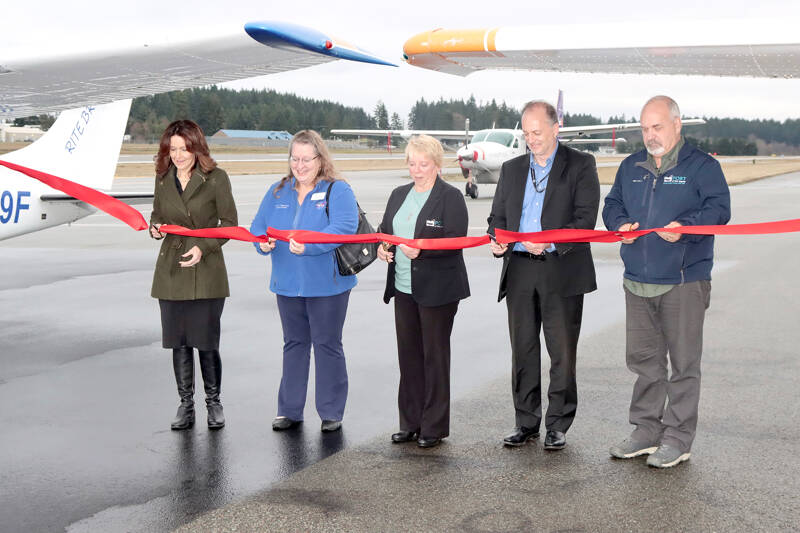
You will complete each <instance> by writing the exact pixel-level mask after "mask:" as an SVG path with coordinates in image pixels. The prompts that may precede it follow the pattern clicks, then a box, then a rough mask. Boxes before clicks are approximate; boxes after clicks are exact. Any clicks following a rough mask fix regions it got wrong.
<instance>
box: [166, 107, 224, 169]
mask: <svg viewBox="0 0 800 533" xmlns="http://www.w3.org/2000/svg"><path fill="white" fill-rule="evenodd" d="M174 135H177V136H178V137H181V138H182V139H183V141H184V142H185V143H186V150H188V151H189V153H192V154H194V155H195V157H196V158H197V161H196V162H195V165H197V164H199V165H200V168H202V169H203V171H204V172H211V171H212V170H214V169H215V168H217V162H216V161H214V159H212V157H211V154H210V153H209V151H208V143H206V137H205V135H203V130H201V129H200V126H198V125H197V123H195V122H193V121H191V120H176V121H175V122H173V123H172V124H170V125H169V126H167V129H165V130H164V133H163V134H162V135H161V141H160V142H159V145H158V155H157V156H156V175H157V176H163V175H164V174H166V173H167V170H169V166H170V165H171V164H172V161H171V160H170V158H169V141H170V139H172V137H173V136H174Z"/></svg>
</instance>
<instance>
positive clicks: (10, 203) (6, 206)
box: [0, 191, 31, 224]
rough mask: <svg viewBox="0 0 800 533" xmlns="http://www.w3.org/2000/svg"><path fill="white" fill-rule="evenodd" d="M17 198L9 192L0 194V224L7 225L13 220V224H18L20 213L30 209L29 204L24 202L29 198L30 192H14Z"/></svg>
mask: <svg viewBox="0 0 800 533" xmlns="http://www.w3.org/2000/svg"><path fill="white" fill-rule="evenodd" d="M16 192H17V196H16V198H14V194H13V193H12V192H11V191H3V192H2V194H0V223H2V224H7V223H9V222H10V221H11V219H12V218H13V219H14V222H13V223H14V224H16V223H17V222H19V214H20V211H25V210H27V209H30V207H31V206H30V204H29V203H28V201H27V200H26V199H27V198H30V196H31V193H30V191H16Z"/></svg>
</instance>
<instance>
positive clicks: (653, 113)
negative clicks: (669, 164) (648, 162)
mask: <svg viewBox="0 0 800 533" xmlns="http://www.w3.org/2000/svg"><path fill="white" fill-rule="evenodd" d="M639 122H641V124H642V140H644V145H645V148H647V152H648V153H649V154H650V155H652V156H653V157H654V158H655V159H656V162H658V163H660V161H661V156H662V155H664V154H666V153H667V152H669V151H670V150H672V149H673V148H674V147H675V145H676V144H678V141H679V140H680V138H681V110H680V109H679V108H678V104H677V103H676V102H675V100H673V99H672V98H670V97H669V96H663V95H659V96H654V97H652V98H650V99H649V100H648V101H647V103H646V104H644V107H643V108H642V115H641V118H640V119H639Z"/></svg>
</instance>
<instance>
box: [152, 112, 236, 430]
mask: <svg viewBox="0 0 800 533" xmlns="http://www.w3.org/2000/svg"><path fill="white" fill-rule="evenodd" d="M162 224H177V225H179V226H184V227H187V228H190V229H200V228H216V227H220V226H236V225H237V224H238V217H237V214H236V204H235V203H234V201H233V194H232V193H231V182H230V180H229V179H228V175H227V174H226V173H225V171H224V170H222V169H221V168H219V167H217V163H216V161H214V160H213V159H212V158H211V155H210V154H209V151H208V144H207V143H206V139H205V136H204V135H203V130H201V129H200V126H198V125H197V124H195V123H194V122H192V121H191V120H177V121H175V122H173V123H172V124H170V125H169V126H167V129H166V130H165V131H164V134H163V135H162V136H161V143H160V146H159V149H158V156H157V157H156V184H155V194H154V197H153V213H152V215H151V216H150V235H151V236H152V237H153V238H154V239H164V242H163V243H162V244H161V251H160V252H159V254H158V260H157V261H156V269H155V273H154V275H153V289H152V292H151V295H152V296H153V298H158V303H159V306H160V307H161V328H162V344H163V346H164V348H172V366H173V369H174V370H175V381H176V382H177V384H178V396H179V397H180V400H181V403H180V406H179V407H178V413H177V415H176V417H175V420H174V421H173V422H172V429H188V428H191V427H192V426H193V425H194V349H195V348H197V351H198V354H199V359H200V370H201V372H202V374H203V384H204V386H205V391H206V407H207V408H208V427H209V428H210V429H219V428H221V427H223V426H225V416H224V414H223V411H222V404H221V403H220V399H219V394H220V388H221V382H222V361H221V359H220V355H219V333H220V317H221V316H222V307H223V306H224V304H225V298H226V297H227V296H229V295H230V292H229V290H228V274H227V271H226V270H225V258H224V257H223V256H222V245H223V244H225V242H227V239H203V238H195V237H182V236H179V235H172V234H166V235H165V234H163V233H161V232H160V231H159V229H160V227H161V225H162Z"/></svg>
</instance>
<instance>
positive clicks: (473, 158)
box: [472, 150, 478, 161]
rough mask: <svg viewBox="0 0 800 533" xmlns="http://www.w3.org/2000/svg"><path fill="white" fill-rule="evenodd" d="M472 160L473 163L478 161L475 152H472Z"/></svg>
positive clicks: (476, 152)
mask: <svg viewBox="0 0 800 533" xmlns="http://www.w3.org/2000/svg"><path fill="white" fill-rule="evenodd" d="M472 160H473V161H477V160H478V151H477V150H475V151H474V152H472Z"/></svg>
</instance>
